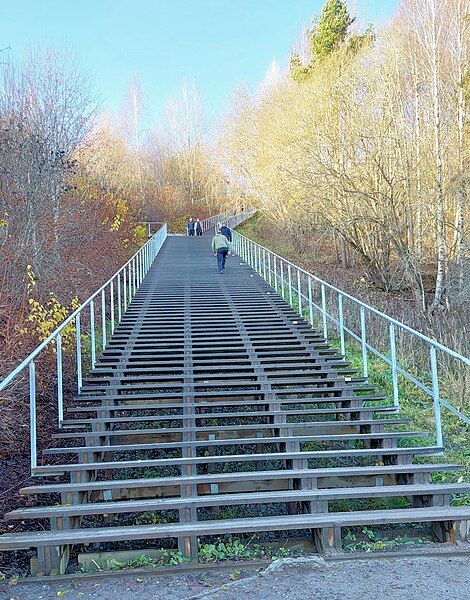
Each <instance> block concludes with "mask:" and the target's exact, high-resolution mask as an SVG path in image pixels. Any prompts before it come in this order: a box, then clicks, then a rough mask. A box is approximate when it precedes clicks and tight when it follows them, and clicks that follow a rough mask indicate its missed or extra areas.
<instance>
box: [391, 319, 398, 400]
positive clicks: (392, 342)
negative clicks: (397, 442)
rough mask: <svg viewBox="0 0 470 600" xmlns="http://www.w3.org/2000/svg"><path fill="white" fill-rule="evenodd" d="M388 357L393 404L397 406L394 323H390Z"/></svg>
mask: <svg viewBox="0 0 470 600" xmlns="http://www.w3.org/2000/svg"><path fill="white" fill-rule="evenodd" d="M389 329H390V358H391V363H392V385H393V405H394V406H395V407H396V408H398V407H399V406H400V399H399V397H398V369H397V346H396V340H395V325H394V324H393V323H390V327H389Z"/></svg>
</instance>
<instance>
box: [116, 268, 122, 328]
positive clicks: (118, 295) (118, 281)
mask: <svg viewBox="0 0 470 600" xmlns="http://www.w3.org/2000/svg"><path fill="white" fill-rule="evenodd" d="M121 303H122V298H121V273H118V275H117V309H118V322H119V323H120V322H121V310H122V306H121Z"/></svg>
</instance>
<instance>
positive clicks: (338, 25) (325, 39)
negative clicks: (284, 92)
mask: <svg viewBox="0 0 470 600" xmlns="http://www.w3.org/2000/svg"><path fill="white" fill-rule="evenodd" d="M354 20H355V19H353V18H352V17H351V16H350V14H349V13H348V9H347V6H346V2H344V1H343V0H328V1H327V3H326V4H325V5H324V6H323V10H322V13H321V17H320V19H318V20H317V19H315V20H314V23H313V27H312V28H311V29H310V30H309V32H308V37H309V41H310V52H311V56H312V62H315V61H317V60H323V59H324V58H325V57H326V56H328V54H331V52H333V51H334V50H336V49H337V48H339V47H340V46H341V45H342V44H343V43H344V42H345V40H346V37H347V35H348V29H349V27H350V25H352V24H353V23H354Z"/></svg>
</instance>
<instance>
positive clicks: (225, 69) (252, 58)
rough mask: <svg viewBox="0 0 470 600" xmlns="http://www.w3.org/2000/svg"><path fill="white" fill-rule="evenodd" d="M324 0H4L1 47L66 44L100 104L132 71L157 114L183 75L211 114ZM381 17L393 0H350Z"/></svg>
mask: <svg viewBox="0 0 470 600" xmlns="http://www.w3.org/2000/svg"><path fill="white" fill-rule="evenodd" d="M323 2H324V0H0V48H2V47H5V46H10V47H11V50H9V51H7V52H10V53H11V54H12V55H13V56H21V54H22V52H23V50H24V48H25V47H26V46H28V44H30V43H37V42H43V41H45V40H47V41H49V42H50V41H52V42H58V43H63V42H66V43H67V44H69V45H71V46H72V47H73V48H74V49H75V51H76V52H77V53H78V55H79V56H80V58H81V59H82V62H83V65H84V68H85V69H86V70H87V71H88V72H90V73H91V74H92V75H93V77H94V79H95V82H96V86H97V88H98V90H99V92H100V94H101V97H102V99H103V103H104V105H105V106H110V107H113V108H115V107H118V106H119V105H120V103H121V101H122V98H123V95H124V92H125V89H126V87H127V84H128V81H129V79H130V77H131V76H132V74H137V75H138V76H139V78H140V80H141V82H142V86H143V88H144V91H145V94H146V97H147V101H148V105H149V108H150V111H151V114H152V115H153V117H154V118H155V117H157V116H158V114H159V113H160V111H161V110H162V107H163V106H164V104H165V103H166V101H167V99H168V98H169V97H171V96H175V95H177V94H178V91H179V89H180V88H181V85H182V83H183V81H185V80H189V81H195V82H196V84H197V86H198V87H199V89H200V90H201V92H202V94H203V97H204V99H205V100H206V102H207V105H208V108H209V109H210V111H211V112H212V114H218V113H221V112H223V110H224V106H226V105H227V102H228V100H229V98H230V96H231V93H232V91H233V89H234V88H235V87H236V86H237V85H238V84H240V83H242V82H244V83H248V84H249V85H253V86H254V85H256V84H257V83H259V81H260V80H261V79H262V77H263V75H264V73H265V71H266V68H267V67H268V65H269V63H270V62H271V60H272V58H273V57H276V59H277V60H278V61H279V62H281V63H282V62H283V61H285V60H286V59H287V57H288V55H289V52H290V48H291V46H292V44H293V42H294V41H295V40H296V38H297V37H298V33H299V30H300V27H301V25H302V23H304V24H306V23H309V22H310V18H311V16H312V14H313V13H319V12H320V11H321V7H322V5H323ZM355 4H357V5H358V8H359V12H360V14H361V15H362V18H363V20H364V21H367V22H375V23H378V24H380V22H382V21H383V20H385V19H386V18H387V17H388V16H389V15H390V14H391V13H392V12H393V9H394V7H395V5H396V4H397V0H356V2H355Z"/></svg>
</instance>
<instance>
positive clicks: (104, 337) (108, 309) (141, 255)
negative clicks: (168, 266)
mask: <svg viewBox="0 0 470 600" xmlns="http://www.w3.org/2000/svg"><path fill="white" fill-rule="evenodd" d="M166 237H167V226H166V223H164V224H163V225H162V227H161V228H160V229H159V230H158V231H157V232H156V233H155V234H154V235H153V236H152V237H151V238H150V239H149V241H148V242H147V243H146V244H145V245H143V246H142V247H141V248H140V249H139V250H138V251H137V252H136V253H135V254H134V256H132V258H131V259H130V260H128V261H127V262H126V264H125V265H123V266H122V267H121V268H120V269H119V270H118V271H117V272H116V273H115V274H114V275H113V276H112V277H111V279H109V280H108V281H107V282H106V283H105V284H104V285H102V286H101V287H100V288H99V289H98V290H97V291H96V292H95V293H94V294H92V295H91V296H90V297H89V298H88V300H86V301H85V302H83V304H81V305H80V306H79V307H78V308H77V309H76V310H75V311H74V312H73V313H72V314H70V315H69V316H68V317H67V318H66V319H65V321H63V322H62V323H61V325H59V327H57V329H56V330H55V331H53V332H52V333H51V334H50V335H49V336H48V337H47V338H46V339H45V340H44V341H43V342H42V343H41V344H40V345H39V346H38V347H37V348H36V349H35V350H34V351H33V352H31V354H30V355H29V356H28V357H27V358H25V359H24V360H23V362H22V363H21V364H19V365H18V366H17V367H16V369H14V370H13V371H12V372H11V373H10V374H9V375H7V377H5V379H3V381H1V382H0V392H1V391H2V390H4V389H5V388H6V387H7V386H8V385H9V384H10V383H11V382H13V381H14V380H16V379H17V378H18V377H19V376H20V375H21V374H22V373H23V372H26V371H27V372H28V378H29V416H30V450H31V471H32V472H34V469H35V468H36V467H37V405H36V401H37V394H36V363H37V359H38V358H39V357H40V356H41V354H42V353H43V352H44V351H45V350H46V349H52V350H53V351H55V358H56V361H55V362H56V390H57V412H58V420H59V427H60V426H61V423H62V421H63V417H64V376H63V338H64V336H66V338H67V340H69V338H70V337H72V338H74V340H73V341H72V344H71V345H72V347H73V350H74V351H73V354H74V359H75V367H76V369H75V377H76V387H77V391H78V392H80V390H81V388H82V370H83V361H84V359H85V356H84V352H83V346H84V342H85V340H87V341H88V338H86V337H85V335H84V332H85V329H86V331H87V335H88V336H89V344H90V346H89V354H90V357H89V358H90V366H91V368H93V367H94V366H95V362H96V356H97V349H104V348H105V347H106V343H107V341H108V339H109V337H110V336H111V335H112V334H113V333H114V329H115V327H116V323H118V324H119V323H120V321H121V318H122V316H123V314H124V313H125V311H126V310H127V308H128V306H129V305H130V303H131V302H132V299H133V297H134V295H135V293H136V292H137V290H138V289H139V287H140V284H141V283H142V280H143V279H144V277H145V275H146V273H147V272H148V270H149V269H150V267H151V265H152V262H153V260H154V258H155V257H156V255H157V254H158V252H159V251H160V249H161V247H162V246H163V244H164V242H165V240H166ZM97 312H99V313H100V314H99V318H98V319H97V318H96V317H97ZM97 322H98V323H99V325H98V324H97Z"/></svg>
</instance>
